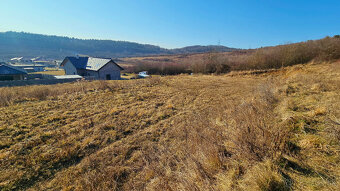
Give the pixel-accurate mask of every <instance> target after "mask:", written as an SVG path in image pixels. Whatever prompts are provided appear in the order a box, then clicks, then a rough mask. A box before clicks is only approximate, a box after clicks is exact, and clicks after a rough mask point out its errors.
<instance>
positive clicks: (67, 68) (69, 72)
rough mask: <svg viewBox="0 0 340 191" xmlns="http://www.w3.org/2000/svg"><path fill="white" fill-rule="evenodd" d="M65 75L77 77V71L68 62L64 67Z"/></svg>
mask: <svg viewBox="0 0 340 191" xmlns="http://www.w3.org/2000/svg"><path fill="white" fill-rule="evenodd" d="M64 70H65V74H66V75H78V73H77V69H76V68H75V67H74V66H73V64H72V63H71V62H70V61H67V62H66V63H65V65H64Z"/></svg>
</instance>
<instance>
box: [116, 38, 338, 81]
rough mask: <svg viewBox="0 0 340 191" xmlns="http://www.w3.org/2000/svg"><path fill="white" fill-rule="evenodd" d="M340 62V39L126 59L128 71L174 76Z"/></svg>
mask: <svg viewBox="0 0 340 191" xmlns="http://www.w3.org/2000/svg"><path fill="white" fill-rule="evenodd" d="M337 59H340V37H339V35H336V36H334V37H326V38H323V39H320V40H310V41H306V42H300V43H293V44H286V45H279V46H274V47H265V48H258V49H254V50H237V51H233V52H225V53H219V52H211V53H207V54H193V55H190V54H186V55H174V56H154V57H139V58H138V57H137V58H125V59H122V61H123V62H122V64H125V65H127V67H126V68H127V70H128V71H132V72H138V71H142V70H147V71H149V72H150V73H151V74H162V75H173V74H179V73H190V72H194V73H217V74H219V73H228V72H230V71H238V70H253V69H272V68H280V67H285V66H292V65H296V64H306V63H308V62H311V61H318V62H324V61H332V60H337Z"/></svg>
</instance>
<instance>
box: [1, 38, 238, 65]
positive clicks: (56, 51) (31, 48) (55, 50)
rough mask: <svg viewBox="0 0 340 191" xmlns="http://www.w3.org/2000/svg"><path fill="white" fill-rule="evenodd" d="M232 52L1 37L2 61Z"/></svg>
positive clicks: (120, 42) (92, 41)
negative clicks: (74, 56) (82, 56)
mask: <svg viewBox="0 0 340 191" xmlns="http://www.w3.org/2000/svg"><path fill="white" fill-rule="evenodd" d="M211 50H216V51H232V50H235V49H234V48H228V47H224V46H192V47H185V48H179V49H165V48H161V47H159V46H154V45H148V44H138V43H134V42H126V41H112V40H82V39H76V38H68V37H60V36H48V35H40V34H31V33H23V32H21V33H18V32H4V33H0V58H10V57H18V56H27V57H36V56H44V57H47V58H56V59H61V58H64V57H65V56H69V55H75V54H86V55H90V56H97V57H112V58H114V57H129V56H143V55H159V54H179V53H198V52H207V51H211Z"/></svg>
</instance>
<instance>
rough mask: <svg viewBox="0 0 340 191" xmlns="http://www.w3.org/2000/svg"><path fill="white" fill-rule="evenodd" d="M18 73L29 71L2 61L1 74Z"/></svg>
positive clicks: (0, 64)
mask: <svg viewBox="0 0 340 191" xmlns="http://www.w3.org/2000/svg"><path fill="white" fill-rule="evenodd" d="M16 74H27V72H26V71H25V70H23V69H21V68H18V67H15V66H11V65H9V64H6V63H4V62H1V63H0V75H16Z"/></svg>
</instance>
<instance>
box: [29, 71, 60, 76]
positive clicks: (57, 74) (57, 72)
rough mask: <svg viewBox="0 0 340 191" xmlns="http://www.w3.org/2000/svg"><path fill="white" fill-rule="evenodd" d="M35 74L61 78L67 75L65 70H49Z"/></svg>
mask: <svg viewBox="0 0 340 191" xmlns="http://www.w3.org/2000/svg"><path fill="white" fill-rule="evenodd" d="M34 74H47V75H54V76H61V75H65V70H47V71H43V72H34Z"/></svg>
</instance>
